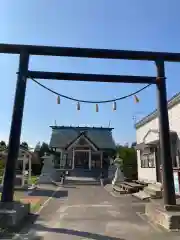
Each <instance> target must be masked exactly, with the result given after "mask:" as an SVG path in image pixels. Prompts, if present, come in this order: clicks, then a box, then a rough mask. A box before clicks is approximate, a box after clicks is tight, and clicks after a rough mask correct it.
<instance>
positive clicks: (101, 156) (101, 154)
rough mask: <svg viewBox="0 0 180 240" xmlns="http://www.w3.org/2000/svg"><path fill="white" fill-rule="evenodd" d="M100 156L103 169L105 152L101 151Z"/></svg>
mask: <svg viewBox="0 0 180 240" xmlns="http://www.w3.org/2000/svg"><path fill="white" fill-rule="evenodd" d="M100 158H101V169H102V168H103V152H102V151H101V152H100Z"/></svg>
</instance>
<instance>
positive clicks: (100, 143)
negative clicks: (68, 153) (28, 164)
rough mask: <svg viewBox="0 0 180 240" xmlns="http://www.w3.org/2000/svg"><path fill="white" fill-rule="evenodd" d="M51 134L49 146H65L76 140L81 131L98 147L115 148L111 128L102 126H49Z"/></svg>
mask: <svg viewBox="0 0 180 240" xmlns="http://www.w3.org/2000/svg"><path fill="white" fill-rule="evenodd" d="M50 127H51V128H52V135H51V140H50V144H49V145H50V147H58V148H65V147H66V146H67V145H68V144H70V143H71V142H72V141H74V140H76V139H77V137H78V136H80V134H81V133H82V132H84V133H85V135H86V136H87V137H88V138H89V140H91V142H93V143H94V144H95V145H96V146H97V147H98V148H99V149H115V147H116V145H115V141H114V139H113V137H112V130H113V128H103V127H72V126H50Z"/></svg>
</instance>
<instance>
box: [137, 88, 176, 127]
mask: <svg viewBox="0 0 180 240" xmlns="http://www.w3.org/2000/svg"><path fill="white" fill-rule="evenodd" d="M178 103H180V92H179V93H177V94H176V95H174V96H173V97H172V98H171V99H169V101H168V103H167V104H168V110H169V109H171V108H172V107H174V106H175V105H177V104H178ZM157 114H158V112H157V109H156V110H154V111H153V112H151V113H150V114H148V115H147V116H145V117H144V118H142V119H141V120H140V121H138V122H137V123H136V124H135V128H136V129H139V128H140V127H142V126H144V125H145V124H146V123H148V122H150V121H152V120H153V119H155V118H156V117H157Z"/></svg>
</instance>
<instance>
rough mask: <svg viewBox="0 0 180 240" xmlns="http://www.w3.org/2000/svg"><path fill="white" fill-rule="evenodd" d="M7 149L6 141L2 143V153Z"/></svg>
mask: <svg viewBox="0 0 180 240" xmlns="http://www.w3.org/2000/svg"><path fill="white" fill-rule="evenodd" d="M6 148H7V146H6V143H5V141H1V142H0V151H4V150H5V149H6Z"/></svg>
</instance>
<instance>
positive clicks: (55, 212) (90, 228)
mask: <svg viewBox="0 0 180 240" xmlns="http://www.w3.org/2000/svg"><path fill="white" fill-rule="evenodd" d="M61 191H64V192H66V193H67V194H68V195H67V197H66V196H65V195H63V197H61V194H60V192H61ZM61 191H59V192H57V193H58V194H60V195H59V199H58V194H57V195H56V196H55V198H54V200H53V201H55V202H54V204H52V202H53V201H52V202H51V204H49V205H48V207H46V208H44V210H43V211H44V212H42V214H41V217H40V218H39V219H38V221H37V222H36V223H35V224H34V226H33V229H34V230H36V231H37V233H38V235H40V236H43V237H44V238H43V239H45V240H46V239H54V240H56V239H63V240H75V239H78V240H79V239H96V240H101V239H103V240H105V239H107V240H116V239H120V240H131V239H132V240H136V239H138V240H140V239H153V240H155V239H179V237H180V235H179V234H177V233H167V232H164V231H163V230H161V229H159V228H157V227H156V226H154V225H153V224H152V223H151V222H148V220H147V219H146V218H145V216H144V214H143V212H144V203H142V202H140V201H138V200H136V199H135V198H133V197H131V196H123V195H122V196H121V197H119V198H116V197H113V196H112V195H111V194H110V193H108V192H107V191H106V190H105V189H104V188H103V187H101V186H76V187H75V186H68V187H64V188H62V189H61Z"/></svg>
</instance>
